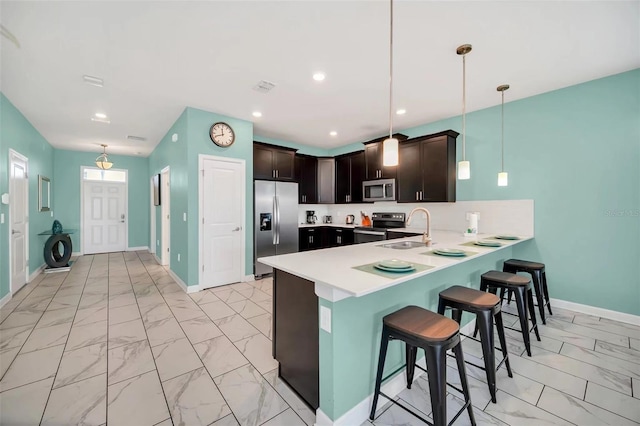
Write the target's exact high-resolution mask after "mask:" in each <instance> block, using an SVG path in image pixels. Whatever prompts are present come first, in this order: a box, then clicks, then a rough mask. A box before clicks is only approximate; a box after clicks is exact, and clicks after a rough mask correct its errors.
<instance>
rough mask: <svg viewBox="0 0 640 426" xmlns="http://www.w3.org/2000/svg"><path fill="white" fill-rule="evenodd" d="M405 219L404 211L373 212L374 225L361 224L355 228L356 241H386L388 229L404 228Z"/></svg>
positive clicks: (372, 222)
mask: <svg viewBox="0 0 640 426" xmlns="http://www.w3.org/2000/svg"><path fill="white" fill-rule="evenodd" d="M404 221H405V214H404V213H373V214H372V215H371V224H372V225H373V226H359V227H357V228H356V229H354V230H353V236H354V242H355V243H356V244H360V243H370V242H373V241H384V240H385V239H386V238H387V229H394V228H396V229H397V228H404V226H405V224H404Z"/></svg>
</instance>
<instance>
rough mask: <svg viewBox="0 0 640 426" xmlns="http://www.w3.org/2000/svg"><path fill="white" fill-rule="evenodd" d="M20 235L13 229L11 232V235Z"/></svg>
mask: <svg viewBox="0 0 640 426" xmlns="http://www.w3.org/2000/svg"><path fill="white" fill-rule="evenodd" d="M19 233H20V231H16V230H15V229H12V230H11V235H13V234H19Z"/></svg>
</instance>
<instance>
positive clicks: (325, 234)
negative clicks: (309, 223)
mask: <svg viewBox="0 0 640 426" xmlns="http://www.w3.org/2000/svg"><path fill="white" fill-rule="evenodd" d="M353 242H354V236H353V229H351V228H336V227H333V226H315V227H309V228H299V229H298V251H309V250H317V249H323V248H328V247H339V246H348V245H350V244H353Z"/></svg>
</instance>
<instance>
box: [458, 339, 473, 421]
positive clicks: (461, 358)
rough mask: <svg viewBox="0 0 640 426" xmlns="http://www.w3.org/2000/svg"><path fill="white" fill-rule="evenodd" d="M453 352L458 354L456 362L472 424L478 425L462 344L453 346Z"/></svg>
mask: <svg viewBox="0 0 640 426" xmlns="http://www.w3.org/2000/svg"><path fill="white" fill-rule="evenodd" d="M453 353H454V354H455V355H456V363H457V364H458V373H459V374H460V384H461V385H462V393H463V394H464V401H465V403H466V404H468V406H467V412H468V413H469V420H471V425H472V426H475V425H476V418H475V416H474V415H473V407H472V406H471V397H470V393H469V384H468V383H467V371H466V369H465V366H464V355H463V354H462V345H461V344H460V343H458V344H457V345H456V346H455V347H454V348H453Z"/></svg>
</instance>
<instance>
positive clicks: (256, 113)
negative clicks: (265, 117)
mask: <svg viewBox="0 0 640 426" xmlns="http://www.w3.org/2000/svg"><path fill="white" fill-rule="evenodd" d="M251 115H253V116H254V117H262V113H261V112H260V111H253V113H251Z"/></svg>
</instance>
